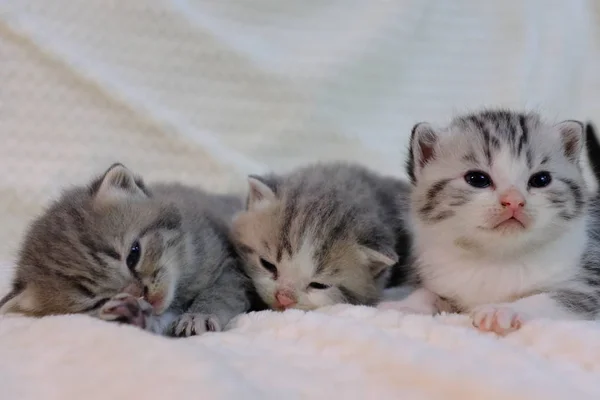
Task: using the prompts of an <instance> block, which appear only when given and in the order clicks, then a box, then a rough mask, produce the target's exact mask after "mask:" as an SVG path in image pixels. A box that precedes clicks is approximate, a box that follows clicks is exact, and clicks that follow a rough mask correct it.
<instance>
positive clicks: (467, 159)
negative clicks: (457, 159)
mask: <svg viewBox="0 0 600 400" xmlns="http://www.w3.org/2000/svg"><path fill="white" fill-rule="evenodd" d="M463 161H464V162H467V163H471V164H477V155H475V153H473V152H471V153H469V154H465V155H464V156H463Z"/></svg>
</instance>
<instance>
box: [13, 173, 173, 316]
mask: <svg viewBox="0 0 600 400" xmlns="http://www.w3.org/2000/svg"><path fill="white" fill-rule="evenodd" d="M180 225H181V216H180V214H179V212H178V211H177V210H176V209H175V208H172V207H169V206H164V205H161V204H159V203H158V202H157V201H155V200H154V199H153V198H152V197H150V196H149V195H148V193H147V191H146V189H145V188H144V186H143V183H142V182H141V181H139V180H137V182H136V179H135V178H134V176H133V175H132V174H131V173H130V172H129V171H128V170H127V169H125V168H124V167H123V166H120V165H115V166H113V167H111V169H109V170H108V171H107V172H106V174H105V175H104V177H103V178H102V179H100V180H97V181H95V182H94V183H93V184H92V185H91V186H90V188H76V189H74V190H71V191H70V192H67V193H66V194H65V195H64V196H63V197H62V198H61V199H60V200H59V201H58V202H57V203H55V204H54V205H53V206H52V207H51V208H50V209H49V210H48V211H46V213H45V214H44V215H43V216H42V217H41V218H39V219H38V220H37V221H35V222H34V223H33V225H32V226H31V228H30V231H29V233H28V235H27V237H26V238H25V241H24V243H23V247H22V249H21V256H20V259H19V261H18V264H17V270H16V280H15V288H14V290H13V293H12V295H14V296H13V297H12V298H11V299H10V300H8V301H7V302H6V303H5V304H4V306H3V307H2V311H3V312H21V313H25V314H29V315H49V314H66V313H87V314H91V315H95V313H96V312H97V311H98V309H99V308H100V307H101V306H102V304H104V303H105V302H106V301H107V300H108V299H109V298H111V297H112V296H114V295H116V294H118V293H121V292H128V293H131V294H133V295H136V296H144V297H145V298H146V299H147V300H148V302H149V303H150V304H152V306H153V309H154V313H156V314H160V313H162V312H164V311H165V309H166V308H167V307H168V306H169V305H170V303H171V302H172V300H173V297H174V293H175V288H176V285H177V280H178V272H179V265H180V264H181V262H182V260H181V257H182V254H184V251H183V246H184V242H183V234H182V232H181V228H180Z"/></svg>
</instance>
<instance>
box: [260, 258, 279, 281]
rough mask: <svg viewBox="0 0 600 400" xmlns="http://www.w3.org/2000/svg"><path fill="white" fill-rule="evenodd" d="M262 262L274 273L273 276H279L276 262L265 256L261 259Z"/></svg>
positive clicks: (265, 267)
mask: <svg viewBox="0 0 600 400" xmlns="http://www.w3.org/2000/svg"><path fill="white" fill-rule="evenodd" d="M260 264H261V265H262V266H263V268H264V269H266V270H267V271H269V272H270V273H272V274H273V276H274V277H275V278H277V267H276V266H275V264H273V263H270V262H268V261H267V260H265V259H264V258H261V259H260Z"/></svg>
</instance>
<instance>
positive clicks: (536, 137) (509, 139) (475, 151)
mask: <svg viewBox="0 0 600 400" xmlns="http://www.w3.org/2000/svg"><path fill="white" fill-rule="evenodd" d="M445 133H446V135H444V136H446V138H445V140H446V142H447V147H448V148H449V149H450V151H451V152H452V154H455V155H460V156H461V157H462V159H463V161H464V162H465V163H471V164H478V165H479V166H486V167H490V168H491V167H492V166H496V168H498V167H500V166H504V167H506V168H509V169H513V170H516V169H520V168H519V167H523V166H524V167H525V168H527V169H532V168H534V167H535V166H536V165H540V164H544V163H548V162H549V161H551V158H552V157H553V156H556V155H557V154H559V153H560V151H559V150H560V146H561V142H560V138H559V136H558V133H557V132H556V131H555V130H554V129H552V127H551V126H548V125H546V124H544V123H542V121H541V120H540V118H539V116H538V115H536V114H524V113H516V112H508V111H486V112H482V113H478V114H472V115H467V116H463V117H459V118H457V119H455V120H454V121H452V123H451V124H450V126H449V127H448V128H447V129H446V132H445ZM473 166H475V165H473Z"/></svg>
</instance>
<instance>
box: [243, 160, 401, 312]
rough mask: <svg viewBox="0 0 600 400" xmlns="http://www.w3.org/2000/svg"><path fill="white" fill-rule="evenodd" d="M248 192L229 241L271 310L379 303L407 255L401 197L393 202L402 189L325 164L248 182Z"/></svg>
mask: <svg viewBox="0 0 600 400" xmlns="http://www.w3.org/2000/svg"><path fill="white" fill-rule="evenodd" d="M249 186H250V190H249V194H248V200H247V209H246V211H245V212H242V213H241V214H240V215H238V216H237V217H236V218H235V219H234V222H233V228H232V230H233V235H232V236H233V238H234V242H235V243H236V246H237V248H238V249H239V252H240V254H241V255H242V257H243V258H244V259H245V263H244V266H245V268H246V272H247V273H248V275H250V277H251V278H252V279H253V281H254V285H255V287H256V289H257V292H258V294H259V295H260V297H261V298H262V300H263V301H264V302H265V303H266V304H267V305H268V306H269V307H271V308H273V309H278V310H282V309H286V308H299V309H304V310H310V309H315V308H318V307H322V306H326V305H332V304H336V303H342V302H346V303H351V304H366V305H370V304H375V303H377V301H378V300H379V298H380V295H381V291H382V288H383V286H384V285H385V282H386V279H387V277H388V276H389V270H390V268H389V267H391V266H392V265H394V264H396V263H397V262H398V261H399V260H402V259H403V258H404V257H405V254H404V253H405V251H406V249H407V248H408V245H407V243H406V235H405V234H404V232H403V231H402V228H403V220H402V216H401V211H402V210H404V209H405V208H406V201H407V195H405V196H404V197H402V196H397V193H399V192H402V193H407V189H408V184H406V183H403V182H401V181H398V180H395V179H392V178H385V177H382V176H379V175H378V174H375V173H373V172H371V171H369V170H367V169H365V168H363V167H360V166H357V165H350V164H344V163H331V164H315V165H311V166H307V167H304V168H301V169H298V170H296V171H294V172H292V173H289V174H287V175H282V176H277V175H268V176H263V177H259V176H251V177H250V178H249ZM403 199H404V201H403Z"/></svg>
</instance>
